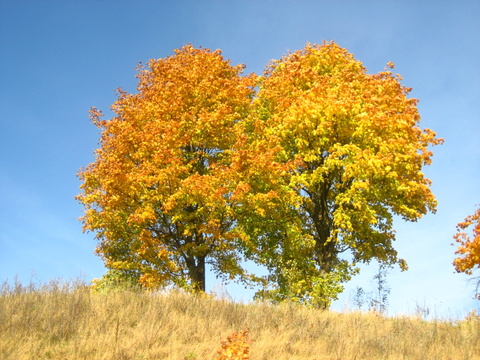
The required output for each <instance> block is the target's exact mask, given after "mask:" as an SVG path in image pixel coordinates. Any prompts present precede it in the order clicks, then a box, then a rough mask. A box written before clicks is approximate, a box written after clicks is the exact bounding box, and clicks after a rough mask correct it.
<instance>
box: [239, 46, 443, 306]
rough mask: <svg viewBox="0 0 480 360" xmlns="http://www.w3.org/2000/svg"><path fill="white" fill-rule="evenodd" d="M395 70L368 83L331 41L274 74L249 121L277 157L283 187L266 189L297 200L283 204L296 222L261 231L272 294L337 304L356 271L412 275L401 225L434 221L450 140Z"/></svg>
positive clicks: (255, 137) (257, 140)
mask: <svg viewBox="0 0 480 360" xmlns="http://www.w3.org/2000/svg"><path fill="white" fill-rule="evenodd" d="M388 67H389V69H386V70H385V71H383V72H380V73H378V74H373V75H372V74H368V73H367V72H366V69H365V68H364V67H363V66H362V64H361V63H360V62H359V61H357V60H356V59H355V58H354V57H353V56H352V54H350V53H349V52H348V51H347V50H345V49H343V48H341V47H340V46H338V45H337V44H335V43H324V44H323V45H313V46H312V45H310V44H308V45H307V46H306V47H305V48H304V49H303V50H300V51H296V52H294V53H290V54H288V55H286V56H285V57H283V58H282V59H280V60H278V61H274V62H272V63H271V65H270V66H269V67H268V68H267V70H266V71H265V74H264V76H263V78H262V79H261V81H260V85H259V91H258V95H257V99H256V102H255V104H254V110H253V114H252V115H251V117H250V118H249V120H248V121H247V123H248V126H246V129H247V133H249V137H250V144H249V146H250V149H251V151H258V149H261V148H262V147H268V148H270V149H275V150H274V154H272V153H270V156H271V158H270V163H271V165H270V169H272V170H273V171H277V172H276V173H274V174H271V175H270V179H273V180H274V181H273V182H270V183H269V185H266V184H265V183H264V184H262V185H261V187H263V188H268V187H269V186H270V191H285V190H284V189H285V187H287V188H288V189H289V191H290V192H294V193H295V195H292V194H290V196H289V197H288V201H286V200H287V199H286V198H285V199H284V200H285V201H277V203H276V205H275V206H276V209H277V210H278V209H280V207H281V208H282V210H281V211H280V213H282V214H283V215H287V216H288V217H289V220H288V221H287V222H279V223H278V226H277V227H276V228H275V229H274V230H273V231H272V228H268V227H267V228H265V229H264V231H263V232H261V230H259V229H261V228H262V225H261V222H258V223H256V225H255V227H254V228H255V229H253V228H252V229H251V230H255V231H256V233H257V234H261V236H257V237H256V238H255V237H253V239H254V240H253V242H254V243H255V246H258V247H264V250H263V251H262V252H261V253H260V254H258V255H260V257H261V259H259V262H262V263H263V264H265V265H266V266H267V267H268V268H269V269H270V275H269V278H270V279H271V280H273V284H274V286H273V287H272V288H271V289H269V290H266V291H265V292H264V293H263V295H266V296H269V297H272V298H274V299H280V300H281V299H285V298H295V299H297V300H299V301H301V302H307V303H314V304H317V305H319V306H328V305H329V303H330V301H331V299H334V298H335V297H336V294H337V293H338V292H340V291H341V290H342V286H341V283H342V282H344V281H346V280H348V279H349V278H350V277H351V275H352V273H354V272H355V267H354V264H355V263H358V262H366V263H368V262H370V261H371V260H372V259H376V260H378V261H379V262H380V263H384V264H387V265H393V264H395V263H398V264H400V266H401V267H402V268H405V267H406V264H405V262H404V260H402V259H399V258H398V257H397V252H396V251H395V249H394V247H393V241H394V240H395V232H394V230H393V218H394V216H399V217H402V218H403V219H404V220H407V221H416V220H417V219H419V218H420V217H422V215H424V214H426V213H427V212H429V211H432V212H433V211H435V207H436V200H435V197H434V195H433V194H432V192H431V190H430V180H429V179H427V178H426V177H425V176H424V174H423V172H422V167H423V166H424V165H428V164H430V162H431V156H432V152H431V151H430V150H429V146H430V145H435V144H439V143H440V142H441V140H440V139H437V138H436V137H435V136H436V135H435V133H434V132H433V131H431V130H429V129H421V128H420V126H419V121H420V115H419V113H418V109H417V100H416V99H413V98H410V97H409V92H410V89H409V88H407V87H405V86H403V85H402V84H401V78H400V76H399V75H394V74H393V73H392V72H391V71H390V70H391V68H393V64H392V63H389V64H388ZM265 144H268V146H265ZM259 153H260V152H259ZM259 156H260V155H259ZM275 163H276V164H278V166H277V167H275V166H274V165H273V164H275ZM264 178H265V177H264ZM267 181H268V180H267ZM257 187H258V186H257ZM253 191H255V189H254V190H253ZM263 192H266V191H265V189H264V191H263ZM292 214H293V215H292ZM274 216H275V212H271V213H270V214H268V215H267V216H266V217H267V218H270V219H272V220H275V219H274ZM265 239H270V245H269V246H268V247H265Z"/></svg>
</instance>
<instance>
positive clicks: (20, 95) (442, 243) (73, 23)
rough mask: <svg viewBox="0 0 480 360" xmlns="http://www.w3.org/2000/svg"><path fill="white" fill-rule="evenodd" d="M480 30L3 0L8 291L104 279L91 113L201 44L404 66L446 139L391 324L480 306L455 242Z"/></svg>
mask: <svg viewBox="0 0 480 360" xmlns="http://www.w3.org/2000/svg"><path fill="white" fill-rule="evenodd" d="M479 19H480V2H479V1H478V0H474V1H468V0H465V1H464V0H452V1H433V0H432V1H428V0H425V1H416V0H410V1H409V0H398V1H385V0H383V1H366V0H365V1H362V0H355V1H341V0H340V1H301V0H299V1H278V0H277V1H266V0H265V1H253V0H251V1H248V0H243V1H240V0H238V1H146V0H143V1H133V0H132V1H119V0H115V1H101V0H100V1H93V0H91V1H73V0H72V1H69V0H65V1H47V0H44V1H23V0H15V1H14V0H11V1H8V0H0V121H1V128H0V129H1V130H0V131H1V132H0V134H1V139H0V162H1V164H0V165H1V166H0V197H1V198H0V281H3V280H5V279H9V280H12V279H13V278H14V276H18V278H19V279H20V280H21V281H24V282H28V281H29V280H30V278H31V274H32V272H33V273H34V274H35V276H34V279H35V280H36V281H40V282H44V281H47V280H49V279H51V278H59V277H60V278H66V279H69V278H74V277H77V276H82V277H84V278H85V279H86V280H90V279H92V278H95V277H100V276H101V275H102V274H103V272H104V268H103V265H102V262H101V261H100V259H99V258H97V257H96V256H95V255H94V254H93V250H94V247H95V244H96V243H95V240H94V236H93V234H91V233H90V234H83V233H82V231H81V223H80V222H79V221H78V217H80V216H81V210H82V208H81V206H80V205H79V204H77V203H76V201H75V200H74V196H75V195H76V194H77V193H78V192H79V189H78V187H79V181H78V179H77V178H76V173H77V171H78V169H79V168H80V167H82V166H85V165H87V164H88V163H90V162H92V161H93V151H94V149H95V148H96V147H97V141H98V133H97V129H96V128H95V126H94V125H92V124H91V123H90V121H89V119H88V110H89V108H90V107H91V106H96V107H98V108H100V109H102V110H104V111H105V112H106V113H107V114H108V109H109V106H110V105H111V104H112V103H113V101H114V100H115V93H114V89H116V88H118V87H122V88H124V89H125V90H126V91H129V92H133V91H135V86H136V78H135V74H136V72H135V67H136V65H137V64H138V62H139V61H142V62H146V61H147V60H148V59H151V58H161V57H165V56H168V55H170V54H172V52H173V50H174V49H175V48H179V47H181V46H183V45H184V44H186V43H192V44H193V45H194V46H203V47H207V48H211V49H221V50H222V51H223V54H224V56H225V57H227V58H229V59H231V61H232V63H233V64H239V63H243V64H246V65H247V72H252V71H253V72H256V73H261V72H262V70H263V68H264V66H265V65H266V64H267V62H268V61H269V60H271V59H278V58H280V57H281V56H282V55H283V54H285V53H286V52H287V51H288V50H292V51H293V50H297V49H300V48H302V47H304V45H305V44H306V43H307V42H312V43H321V42H322V41H323V40H335V41H336V42H337V43H338V44H339V45H340V46H343V47H345V48H347V49H348V50H349V51H350V52H352V53H353V54H354V55H355V57H356V58H357V59H358V60H360V61H362V62H363V64H364V65H365V66H366V68H367V70H368V71H369V72H370V73H376V72H378V71H381V70H383V68H384V67H385V64H386V63H387V62H389V61H393V62H394V63H395V64H396V72H398V73H400V74H401V75H402V76H403V78H404V81H403V83H404V84H405V85H407V86H409V87H413V92H412V96H414V97H416V98H419V99H420V100H421V102H420V104H419V108H420V112H421V115H422V127H428V128H432V129H433V130H435V131H437V133H438V135H439V136H440V137H443V138H445V144H444V145H443V146H439V147H436V148H434V152H435V156H434V158H433V164H432V165H431V166H429V167H428V168H426V174H427V176H428V177H429V178H430V179H432V181H433V192H434V193H435V194H436V196H437V198H438V201H439V206H438V212H437V214H435V215H428V216H426V217H424V218H423V219H421V220H420V221H418V222H417V223H409V224H406V223H404V222H402V221H400V220H399V221H398V222H397V223H396V229H397V242H396V248H397V249H398V251H399V254H400V256H401V257H404V258H406V259H407V261H408V262H409V265H410V270H409V271H408V272H406V273H400V272H399V271H396V270H395V271H392V272H391V273H390V275H389V277H388V279H387V281H388V285H389V286H390V287H391V294H390V313H391V314H399V313H404V312H410V313H411V312H413V311H414V309H415V307H416V306H422V307H423V306H426V307H429V308H430V310H431V311H432V312H436V313H437V314H439V315H442V316H443V315H445V314H446V315H448V316H451V317H457V316H462V315H463V314H464V313H465V312H466V311H468V310H469V309H472V308H474V307H476V306H478V304H475V302H474V301H473V300H471V297H472V292H473V287H472V286H471V285H470V286H469V285H468V283H467V279H468V277H467V276H465V275H461V274H455V273H454V269H453V266H452V265H451V263H452V260H453V258H454V250H455V247H453V246H451V243H452V241H453V239H452V235H453V234H454V233H455V225H456V224H457V223H458V222H459V221H461V220H462V219H463V218H464V217H465V216H467V215H469V214H472V213H473V212H474V209H475V205H476V204H478V203H480V196H479V188H480V186H479V185H480V181H479V178H480V162H479V158H480V141H479V133H480V131H479V130H480V126H479V123H480V121H479V120H480V118H479V116H480V115H479V114H480V111H479V107H480V105H479V104H480V71H479V65H480V41H479V39H480V20H479ZM375 270H376V265H373V266H370V267H365V268H364V269H363V272H362V274H361V275H359V276H358V277H357V278H356V279H355V280H354V281H352V282H351V283H350V284H348V285H347V288H346V290H345V293H344V294H343V295H342V298H341V299H340V300H339V301H338V302H336V303H335V304H334V309H342V308H343V307H344V306H345V304H348V303H349V299H350V303H351V297H352V295H353V290H352V289H354V288H355V287H356V286H362V287H364V289H365V290H367V291H368V290H371V287H372V285H371V280H372V277H373V274H374V272H375ZM214 282H215V279H212V278H211V277H210V278H209V287H210V288H212V287H213V284H214ZM228 291H229V292H230V294H231V295H232V296H233V297H235V298H236V299H245V300H246V299H248V298H249V296H250V294H251V293H249V292H248V291H244V290H243V289H242V288H240V287H237V286H231V287H229V288H228Z"/></svg>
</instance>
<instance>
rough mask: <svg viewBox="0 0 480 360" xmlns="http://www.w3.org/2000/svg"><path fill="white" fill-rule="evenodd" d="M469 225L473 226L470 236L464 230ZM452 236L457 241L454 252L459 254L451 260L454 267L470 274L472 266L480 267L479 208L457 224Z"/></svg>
mask: <svg viewBox="0 0 480 360" xmlns="http://www.w3.org/2000/svg"><path fill="white" fill-rule="evenodd" d="M470 226H473V232H472V237H471V238H470V236H468V234H467V233H466V232H465V230H467V229H468V228H469V227H470ZM454 238H455V240H456V241H457V242H458V243H459V246H458V249H457V251H456V252H455V254H457V255H460V256H459V257H458V258H456V259H455V260H454V262H453V264H454V265H455V269H456V270H457V271H458V272H464V273H466V274H472V270H473V269H474V268H480V208H479V209H477V211H476V212H475V214H473V215H470V216H467V217H466V218H465V220H464V221H463V222H461V223H459V224H458V225H457V233H456V234H455V236H454Z"/></svg>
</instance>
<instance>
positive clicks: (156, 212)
mask: <svg viewBox="0 0 480 360" xmlns="http://www.w3.org/2000/svg"><path fill="white" fill-rule="evenodd" d="M243 68H244V67H243V66H242V65H239V66H235V67H234V66H231V65H230V63H229V61H227V60H224V59H223V57H222V56H221V52H220V51H219V50H217V51H215V52H212V51H210V50H208V49H195V48H193V47H192V46H190V45H187V46H185V47H183V48H181V49H179V50H176V51H175V55H173V56H170V57H167V58H165V59H159V60H151V61H150V62H149V63H148V67H146V68H145V67H140V68H139V73H138V76H137V77H138V79H139V82H138V88H137V90H138V93H137V94H127V93H126V92H124V91H122V90H119V95H118V99H117V101H116V102H115V103H114V104H113V106H112V110H113V111H114V113H115V114H116V115H115V116H114V117H113V118H112V119H110V120H108V121H106V120H102V119H101V117H102V113H101V112H100V111H99V110H97V109H92V111H91V118H92V120H93V122H94V123H95V124H96V125H97V126H98V127H99V128H100V129H101V142H100V148H99V149H98V150H97V151H96V159H95V161H94V162H93V163H92V164H90V165H89V166H87V167H86V168H84V169H82V170H81V171H80V172H79V177H80V180H81V181H82V185H81V189H82V193H81V194H80V195H78V196H77V199H78V200H79V201H80V202H81V203H82V204H83V205H84V206H85V214H84V216H83V218H82V220H83V222H84V230H85V231H94V232H96V238H97V239H98V240H99V244H98V246H97V248H96V252H97V253H98V254H99V255H100V256H101V257H102V258H103V259H104V262H105V265H106V267H107V268H109V269H113V270H115V271H117V272H120V273H121V274H125V275H126V276H127V277H130V278H133V279H135V280H136V281H138V282H139V283H140V284H142V285H143V286H145V287H148V288H152V287H158V286H165V285H168V284H174V285H176V286H180V287H184V288H189V289H195V290H199V291H202V290H203V291H204V290H205V267H206V264H210V265H211V266H212V268H213V270H214V271H215V272H216V273H217V274H218V275H222V276H225V277H227V278H236V277H239V278H242V279H244V280H248V274H247V273H246V272H245V271H244V269H243V268H242V267H241V264H240V261H241V256H240V254H239V253H237V252H236V250H237V247H238V245H237V242H238V241H240V240H241V238H240V235H241V234H240V235H239V234H238V233H237V231H236V229H235V226H234V224H235V219H234V218H233V217H232V210H231V208H230V206H229V203H228V198H229V196H230V194H232V193H234V191H235V188H234V186H235V184H234V183H232V181H230V180H229V178H228V176H229V174H230V173H231V172H229V171H228V168H229V166H230V165H229V163H230V160H229V159H230V157H231V148H232V147H233V144H234V143H235V142H236V141H237V136H238V132H237V124H238V123H239V122H240V121H241V120H242V119H244V118H245V117H246V115H247V114H248V111H249V106H250V103H251V101H252V97H253V86H254V82H255V76H254V75H250V76H241V73H242V71H243ZM232 186H233V188H232Z"/></svg>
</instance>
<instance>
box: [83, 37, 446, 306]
mask: <svg viewBox="0 0 480 360" xmlns="http://www.w3.org/2000/svg"><path fill="white" fill-rule="evenodd" d="M389 67H390V68H393V64H389ZM242 70H243V66H236V67H233V66H231V65H230V64H229V62H228V61H226V60H224V59H223V58H222V56H221V53H220V51H215V52H211V51H210V50H208V49H194V48H193V47H192V46H185V47H183V48H182V49H179V50H177V51H176V52H175V55H174V56H170V57H168V58H166V59H160V60H152V61H150V62H149V64H148V68H140V71H139V74H138V78H139V85H138V93H137V94H127V93H125V92H123V91H120V92H119V97H118V100H117V101H116V102H115V103H114V105H113V107H112V109H113V111H114V112H115V114H116V116H114V117H113V118H112V119H111V120H108V121H105V120H101V117H102V113H101V112H100V111H98V110H97V109H92V112H91V117H92V119H93V121H94V123H95V124H96V125H97V126H98V127H99V128H100V129H101V131H102V136H101V142H100V148H99V149H98V150H97V151H96V160H95V161H94V162H93V163H92V164H90V165H89V166H87V167H86V168H85V169H83V170H81V171H80V172H79V176H80V179H81V181H82V185H81V188H82V193H81V194H80V195H78V197H77V198H78V200H79V201H80V202H81V203H83V204H84V206H85V215H84V216H83V222H84V229H85V230H86V231H94V232H96V237H97V239H98V240H99V245H98V246H97V250H96V251H97V253H98V254H99V255H100V256H102V257H103V259H104V261H105V264H106V266H107V268H109V269H110V270H112V271H114V272H113V273H114V274H115V276H120V277H121V278H124V277H126V278H132V279H134V280H135V281H137V282H139V283H141V284H142V285H143V286H146V287H157V286H165V285H167V284H174V285H176V286H181V287H185V288H190V289H194V290H198V291H204V290H205V267H206V264H210V265H211V267H212V269H213V271H214V272H215V273H216V274H217V275H218V276H223V277H225V278H227V279H239V280H242V281H245V282H252V281H253V282H260V284H262V285H263V288H262V289H261V291H259V293H258V294H257V295H258V296H259V297H264V298H269V299H273V300H274V301H282V300H292V299H293V300H295V301H299V302H301V303H306V304H313V305H316V306H319V307H328V305H329V304H330V302H331V300H332V299H334V298H336V296H337V294H338V293H339V292H341V291H342V289H343V287H342V283H343V282H345V281H347V280H348V279H349V278H350V277H351V276H352V275H353V274H354V273H356V271H357V269H356V267H355V264H356V263H358V262H366V263H368V262H370V261H371V260H372V259H377V260H378V261H379V262H380V263H381V264H385V265H392V264H395V263H398V264H400V266H401V267H402V268H406V264H405V262H404V260H402V259H399V258H398V257H397V253H396V251H395V249H394V248H393V241H394V239H395V235H394V230H393V216H394V215H397V216H401V217H403V218H404V219H405V220H408V221H416V220H417V219H419V218H420V217H421V216H422V215H423V214H426V213H427V212H428V211H432V212H434V211H435V207H436V200H435V197H434V195H433V194H432V193H431V191H430V181H429V180H428V179H427V178H425V176H424V174H423V173H422V167H423V166H424V165H428V164H430V162H431V156H432V152H431V151H430V150H429V146H431V145H435V144H439V143H441V141H442V140H441V139H437V138H436V137H435V136H436V135H435V133H434V132H433V131H431V130H428V129H425V130H422V129H421V128H420V127H419V121H420V116H419V114H418V110H417V107H416V105H417V100H416V99H411V98H409V97H408V95H409V92H410V89H408V88H406V87H404V86H402V85H401V83H400V80H401V78H400V76H398V75H393V74H392V73H391V71H383V72H380V73H379V74H375V75H369V74H367V73H366V70H365V68H364V67H363V66H362V64H361V63H360V62H359V61H357V60H355V59H354V58H353V56H352V55H351V54H350V53H348V52H347V51H346V50H345V49H343V48H341V47H339V46H338V45H337V44H335V43H324V44H323V45H321V46H319V45H313V46H312V45H309V44H308V45H307V46H306V47H305V48H304V49H303V50H301V51H297V52H294V53H291V54H288V55H286V56H285V57H283V58H282V59H280V60H278V61H274V62H272V63H271V64H270V65H269V66H268V67H267V69H266V71H265V74H264V76H263V77H260V78H257V77H256V76H255V75H253V74H252V75H249V76H242V75H241V72H242ZM348 254H350V259H349V258H348ZM243 260H251V261H254V262H255V263H257V264H259V265H261V266H264V267H265V268H266V269H267V272H268V274H267V275H266V276H264V277H259V276H255V275H254V274H248V273H247V272H246V270H245V269H244V266H243V263H242V261H243Z"/></svg>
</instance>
